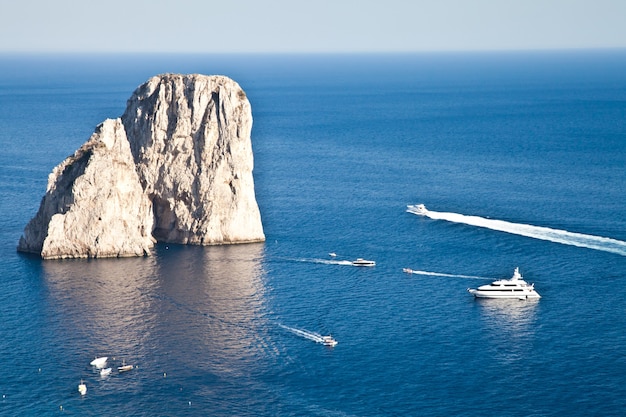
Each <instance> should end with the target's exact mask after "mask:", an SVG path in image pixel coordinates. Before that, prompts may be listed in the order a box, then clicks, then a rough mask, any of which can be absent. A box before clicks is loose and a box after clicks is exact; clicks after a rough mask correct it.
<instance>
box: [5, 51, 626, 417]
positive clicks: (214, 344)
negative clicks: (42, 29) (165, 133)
mask: <svg viewBox="0 0 626 417" xmlns="http://www.w3.org/2000/svg"><path fill="white" fill-rule="evenodd" d="M162 72H186V73H194V72H198V73H205V74H225V75H229V76H231V77H232V78H234V79H235V80H237V81H238V82H239V83H240V84H241V86H242V87H243V88H244V90H245V91H246V94H247V96H248V97H249V99H250V101H251V104H252V109H253V115H254V126H253V148H254V152H255V171H254V174H255V183H256V194H257V199H258V202H259V206H260V209H261V214H262V218H263V223H264V229H265V233H266V236H267V241H266V242H265V243H263V244H252V245H235V246H224V247H206V248H204V247H184V246H179V245H167V244H159V245H158V246H157V248H156V249H155V252H154V254H153V256H150V257H146V258H136V259H102V260H89V261H88V260H64V261H42V260H40V259H38V258H37V257H34V256H29V255H24V254H18V253H17V252H16V251H15V248H16V245H17V241H18V239H19V237H20V235H21V233H22V230H23V228H24V226H25V225H26V223H27V222H28V220H29V219H30V218H31V217H32V216H33V215H34V214H35V213H36V210H37V207H38V205H39V201H40V199H41V197H42V196H43V193H44V192H45V186H46V181H47V176H48V174H49V173H50V171H51V170H52V168H53V167H54V166H55V165H57V164H58V163H59V162H61V161H62V160H63V159H64V158H65V157H66V156H67V155H69V154H71V153H73V151H74V150H75V149H76V148H78V147H79V146H80V145H81V144H82V143H83V142H85V141H86V140H87V139H88V138H89V136H90V135H91V133H92V132H93V129H94V128H95V126H96V125H97V124H98V123H100V122H101V121H103V120H104V119H105V118H107V117H117V116H119V115H121V114H122V112H123V110H124V107H125V103H126V99H127V98H128V97H129V96H130V94H131V93H132V90H133V89H134V88H135V87H136V86H138V85H139V84H140V83H142V82H144V81H145V80H146V79H148V78H149V77H150V76H152V75H154V74H157V73H162ZM0 74H1V75H2V77H0V145H1V146H2V152H1V153H0V193H1V195H2V199H1V200H0V213H1V214H2V215H1V216H0V232H1V233H0V255H1V256H0V265H1V267H2V268H1V271H2V275H1V276H0V282H1V284H2V287H1V288H2V291H0V314H1V316H0V317H1V318H2V321H3V324H2V326H0V355H1V356H0V357H2V359H3V360H2V363H3V366H2V369H1V373H0V395H1V396H2V397H0V414H1V415H7V416H14V415H37V416H38V415H56V414H59V415H64V414H65V415H76V416H79V415H80V416H90V415H92V416H102V415H133V416H154V415H159V416H198V415H211V416H231V415H239V416H259V415H265V416H277V415H280V416H301V415H313V416H398V415H402V416H404V415H416V416H417V415H420V416H451V415H464V416H483V415H498V416H533V415H534V416H563V415H570V416H571V415H605V416H606V415H621V414H622V413H623V410H624V409H625V408H626V377H625V376H624V375H626V354H625V353H624V352H626V335H625V334H624V329H626V317H625V316H624V314H623V312H624V311H626V301H625V300H626V286H625V285H623V284H624V280H625V279H626V256H624V248H623V242H624V241H626V214H625V213H626V210H624V209H625V204H626V119H625V118H624V109H625V108H626V54H625V53H624V52H623V51H605V52H576V53H553V54H547V53H545V54H540V53H537V54H523V53H517V54H483V55H480V54H465V55H463V54H460V55H454V54H432V55H427V54H425V55H408V56H394V55H388V56H380V55H379V56H358V55H356V56H350V57H340V56H273V57H259V56H236V55H232V56H228V55H227V56H205V57H201V56H170V57H167V56H161V57H158V56H156V57H155V56H143V57H130V56H122V57H115V56H112V57H95V56H94V57H79V58H76V57H67V56H65V57H63V56H61V57H19V56H18V57H15V56H5V57H3V58H2V59H1V60H0ZM418 203H424V204H426V206H427V208H429V209H430V210H432V212H433V213H436V214H435V215H434V217H433V216H431V217H424V216H415V215H413V214H411V213H407V212H406V206H407V205H410V204H418ZM468 219H469V220H472V221H468ZM442 220H445V221H442ZM496 225H500V226H502V225H503V228H504V229H503V228H500V229H498V228H497V227H494V226H496ZM477 226H478V227H477ZM525 230H526V231H528V230H530V231H531V232H533V233H535V235H531V236H529V235H528V233H526V234H525V233H522V232H520V231H525ZM503 232H504V233H503ZM553 236H557V237H558V238H559V239H560V241H559V240H556V239H552V237H553ZM548 237H550V238H548ZM607 245H608V246H607ZM607 248H608V249H607ZM331 253H332V254H333V255H335V256H330V255H329V254H331ZM358 257H363V258H365V259H372V260H375V261H376V266H375V267H372V268H355V267H353V266H352V263H351V261H352V260H354V259H356V258H358ZM518 266H519V267H520V269H521V271H522V273H523V274H524V278H525V279H526V280H527V281H528V282H533V283H535V288H537V290H538V292H539V293H540V294H541V295H542V298H541V299H540V300H535V301H524V302H522V301H519V300H474V299H473V298H472V297H471V295H469V294H468V293H467V291H466V288H467V287H468V286H472V287H475V286H477V285H481V284H483V283H488V282H490V281H491V280H494V279H498V278H509V277H510V276H511V274H512V272H513V269H514V268H515V267H518ZM403 268H411V269H412V271H413V273H410V274H407V273H405V272H403ZM329 334H332V336H333V337H334V338H335V339H337V341H338V342H339V343H338V344H337V345H336V346H335V347H334V348H330V347H327V346H323V345H322V344H321V343H319V337H321V336H322V335H329ZM97 356H108V357H109V361H108V365H107V366H110V367H112V369H113V371H112V372H111V374H110V375H109V376H106V377H101V376H100V373H99V371H98V370H97V369H95V368H93V367H92V366H90V365H89V363H90V361H91V360H93V359H94V358H95V357H97ZM122 364H132V365H134V366H135V368H134V369H133V370H132V371H129V372H126V373H118V372H117V367H118V366H120V365H122ZM81 380H82V381H84V382H85V384H86V386H87V393H86V395H84V396H81V395H80V393H79V392H78V384H79V383H80V382H81Z"/></svg>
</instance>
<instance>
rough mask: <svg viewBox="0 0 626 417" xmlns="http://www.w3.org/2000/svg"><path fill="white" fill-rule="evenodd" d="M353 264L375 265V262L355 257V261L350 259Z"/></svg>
mask: <svg viewBox="0 0 626 417" xmlns="http://www.w3.org/2000/svg"><path fill="white" fill-rule="evenodd" d="M352 265H353V266H375V265H376V262H374V261H368V260H367V259H363V258H357V260H356V261H352Z"/></svg>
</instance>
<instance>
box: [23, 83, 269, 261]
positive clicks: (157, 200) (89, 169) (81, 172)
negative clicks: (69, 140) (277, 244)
mask: <svg viewBox="0 0 626 417" xmlns="http://www.w3.org/2000/svg"><path fill="white" fill-rule="evenodd" d="M251 127H252V115H251V110H250V104H249V102H248V100H247V98H246V95H245V93H244V92H243V90H241V88H240V87H239V85H238V84H237V83H235V82H234V81H232V80H230V79H229V78H226V77H221V76H203V75H176V74H167V75H162V76H157V77H153V78H152V79H150V80H149V81H148V82H147V83H145V84H144V85H142V86H140V87H139V88H138V89H137V90H136V91H135V92H134V93H133V95H132V97H131V98H130V99H129V101H128V105H127V109H126V112H125V113H124V115H123V116H122V118H121V119H117V120H107V121H105V122H104V123H103V124H102V125H100V126H99V127H98V129H97V130H96V132H95V133H94V135H93V136H92V137H91V139H89V141H87V142H86V143H85V144H84V145H83V146H82V147H81V148H80V149H79V150H78V151H76V153H75V154H74V155H73V156H70V157H69V158H67V159H66V160H65V161H64V162H63V163H61V164H60V165H59V166H57V167H56V168H55V169H54V170H53V172H52V173H51V174H50V177H49V180H48V189H47V192H46V195H45V196H44V198H43V200H42V203H41V206H40V208H39V212H38V213H37V215H36V216H35V217H34V218H33V219H32V220H31V221H30V223H29V224H28V225H27V226H26V228H25V230H24V234H23V236H22V238H21V239H20V242H19V245H18V250H20V251H24V252H35V253H39V254H40V255H41V256H42V257H43V258H70V257H111V256H137V255H144V254H149V251H150V249H151V248H152V247H153V243H154V241H155V240H158V241H163V242H172V243H189V244H199V245H213V244H225V243H245V242H260V241H264V240H265V235H264V234H263V227H262V224H261V216H260V213H259V209H258V205H257V203H256V199H255V194H254V182H253V177H252V169H253V155H252V145H251V139H250V132H251Z"/></svg>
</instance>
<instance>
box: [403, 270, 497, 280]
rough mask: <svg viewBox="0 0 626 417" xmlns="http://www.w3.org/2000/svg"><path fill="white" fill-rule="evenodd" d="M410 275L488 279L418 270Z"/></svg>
mask: <svg viewBox="0 0 626 417" xmlns="http://www.w3.org/2000/svg"><path fill="white" fill-rule="evenodd" d="M411 273H412V274H417V275H430V276H433V277H446V278H465V279H483V280H484V279H489V278H487V277H477V276H475V275H458V274H444V273H442V272H429V271H419V270H415V269H412V270H411Z"/></svg>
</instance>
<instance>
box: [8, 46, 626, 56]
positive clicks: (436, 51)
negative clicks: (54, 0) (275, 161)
mask: <svg viewBox="0 0 626 417" xmlns="http://www.w3.org/2000/svg"><path fill="white" fill-rule="evenodd" d="M611 51H616V52H617V51H626V46H616V47H562V48H513V49H504V48H502V49H432V50H430V49H424V50H407V51H383V50H380V51H112V50H111V51H86V50H46V51H44V50H22V51H17V50H0V55H5V56H6V55H16V56H17V55H21V56H29V55H30V56H33V55H38V56H42V55H64V56H68V55H76V56H78V55H107V56H110V55H143V56H146V55H274V56H288V55H293V56H297V55H300V56H302V55H419V54H474V53H486V54H490V53H549V52H611Z"/></svg>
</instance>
